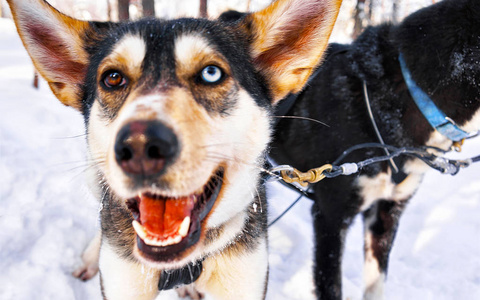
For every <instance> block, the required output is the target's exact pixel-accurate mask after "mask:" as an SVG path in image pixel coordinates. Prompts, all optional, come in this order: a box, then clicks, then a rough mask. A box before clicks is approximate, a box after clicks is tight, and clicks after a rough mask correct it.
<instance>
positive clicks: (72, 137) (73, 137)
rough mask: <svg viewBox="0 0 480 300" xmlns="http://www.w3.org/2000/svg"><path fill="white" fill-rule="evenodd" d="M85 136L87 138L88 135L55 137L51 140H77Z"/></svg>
mask: <svg viewBox="0 0 480 300" xmlns="http://www.w3.org/2000/svg"><path fill="white" fill-rule="evenodd" d="M85 136H87V134H86V133H84V134H79V135H72V136H65V137H53V138H51V139H52V140H66V139H76V138H79V137H85Z"/></svg>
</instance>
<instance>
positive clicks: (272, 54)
mask: <svg viewBox="0 0 480 300" xmlns="http://www.w3.org/2000/svg"><path fill="white" fill-rule="evenodd" d="M325 10H326V9H325V7H323V8H321V9H319V8H318V7H317V8H316V9H315V10H313V11H315V12H316V13H315V14H313V13H312V10H310V11H308V10H305V11H303V10H302V11H300V10H296V11H295V13H291V14H289V17H290V18H289V20H287V21H283V20H282V23H283V24H282V25H280V26H279V30H278V31H279V32H281V34H279V35H278V36H277V41H275V43H274V45H273V46H272V47H270V49H268V50H267V51H265V52H263V53H261V54H260V55H259V56H258V57H257V58H256V62H257V63H260V64H261V65H264V66H273V65H275V63H276V62H284V61H288V60H289V59H291V58H292V56H295V55H299V54H302V52H303V51H309V50H311V49H310V48H309V45H312V44H313V45H314V44H316V41H315V40H314V39H315V38H318V35H319V31H321V30H319V27H320V26H325V25H324V24H326V22H325V21H326V20H325V13H326V12H325Z"/></svg>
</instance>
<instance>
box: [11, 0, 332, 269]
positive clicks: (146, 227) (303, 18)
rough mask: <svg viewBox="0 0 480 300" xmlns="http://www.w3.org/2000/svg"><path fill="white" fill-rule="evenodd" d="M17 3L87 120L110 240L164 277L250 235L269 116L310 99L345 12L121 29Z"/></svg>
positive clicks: (64, 90) (41, 65)
mask: <svg viewBox="0 0 480 300" xmlns="http://www.w3.org/2000/svg"><path fill="white" fill-rule="evenodd" d="M8 2H9V4H10V6H11V7H12V11H13V14H14V17H15V21H16V23H17V27H18V30H19V33H20V36H21V37H22V40H23V42H24V44H25V46H26V48H27V50H28V52H29V54H30V55H31V57H32V60H33V62H34V64H35V65H36V67H37V69H38V70H39V72H40V73H41V74H42V75H43V76H44V77H45V79H46V80H47V81H48V82H49V85H50V87H51V89H52V91H53V92H54V94H55V95H56V96H57V97H58V98H59V99H60V101H62V102H63V103H64V104H66V105H70V106H73V107H75V108H77V109H78V110H80V111H81V112H82V113H83V114H84V116H85V120H86V126H87V132H88V145H89V150H90V151H89V152H90V160H91V162H92V167H93V168H95V170H96V171H97V173H98V176H99V178H98V180H99V182H100V183H99V184H100V185H101V188H102V189H103V192H104V194H105V195H108V196H107V197H104V198H105V199H106V200H105V201H106V202H108V203H106V204H107V206H104V208H103V209H104V210H109V211H110V210H111V211H114V212H113V213H112V214H113V215H114V216H115V218H116V219H114V220H113V223H114V224H113V223H112V224H105V222H104V224H102V226H103V228H105V227H107V228H108V227H109V226H112V230H111V231H115V232H117V231H121V233H120V234H121V235H122V239H125V240H129V241H131V243H127V248H129V249H128V251H127V252H129V253H133V254H134V255H135V256H136V257H137V258H138V259H140V260H141V261H143V262H147V263H149V264H151V265H154V266H158V267H167V268H170V267H177V266H181V265H184V264H185V263H186V262H189V261H192V260H195V259H198V258H199V257H201V256H203V255H205V254H207V253H212V252H215V251H217V250H219V249H220V248H221V247H224V246H225V244H228V243H229V242H233V241H234V239H235V236H236V235H238V234H239V232H240V231H241V229H242V228H243V223H244V222H245V221H246V220H245V219H246V211H247V208H248V206H249V205H250V204H251V203H252V201H253V199H254V195H255V193H256V187H257V184H258V177H259V170H260V166H261V163H262V156H263V152H264V150H265V148H266V146H267V143H268V142H269V137H270V119H269V110H270V107H271V106H272V105H275V104H276V102H277V101H279V100H280V99H282V98H283V97H285V96H286V95H287V94H289V93H296V92H298V91H300V90H301V89H302V87H303V86H304V84H305V82H306V80H307V79H308V77H309V75H310V74H311V72H312V70H313V68H315V66H316V65H317V64H318V63H319V61H320V59H321V56H322V53H323V51H324V49H325V48H326V45H327V41H328V37H329V35H330V32H331V29H332V27H333V24H334V21H335V19H336V16H337V13H338V9H339V6H340V3H341V1H338V0H337V1H319V0H316V1H313V0H307V1H300V0H280V1H277V2H275V3H274V4H272V5H271V6H270V7H268V8H266V9H265V10H263V11H260V12H258V13H254V14H248V15H245V16H244V17H242V18H240V19H239V20H237V21H234V22H222V21H209V20H195V19H179V20H174V21H161V20H143V21H139V22H136V23H125V24H112V23H89V22H83V21H78V20H74V19H71V18H69V17H67V16H65V15H63V14H61V13H59V12H58V11H56V10H54V9H53V8H52V7H51V6H49V5H48V4H47V3H46V2H44V1H43V0H26V1H14V0H9V1H8ZM102 222H103V221H102ZM118 224H122V225H121V226H120V225H118ZM119 228H120V229H119ZM104 231H105V230H104ZM107 231H108V230H107ZM212 237H214V238H212ZM107 238H108V234H107ZM105 242H108V241H105V240H104V243H105Z"/></svg>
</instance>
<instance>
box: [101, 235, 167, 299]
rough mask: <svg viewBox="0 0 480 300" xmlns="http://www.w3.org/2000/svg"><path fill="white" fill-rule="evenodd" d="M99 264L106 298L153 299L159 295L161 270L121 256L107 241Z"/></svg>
mask: <svg viewBox="0 0 480 300" xmlns="http://www.w3.org/2000/svg"><path fill="white" fill-rule="evenodd" d="M99 265H100V270H101V276H102V283H103V287H104V293H105V297H106V299H109V300H132V299H135V300H151V299H155V297H156V296H157V294H158V281H159V279H160V271H158V270H154V269H151V268H149V267H147V266H145V265H142V264H140V263H138V262H133V261H127V260H125V259H123V258H121V257H119V256H118V254H117V253H115V251H114V250H113V249H112V247H111V246H110V245H109V244H108V243H107V242H106V241H103V243H102V248H101V252H100V263H99Z"/></svg>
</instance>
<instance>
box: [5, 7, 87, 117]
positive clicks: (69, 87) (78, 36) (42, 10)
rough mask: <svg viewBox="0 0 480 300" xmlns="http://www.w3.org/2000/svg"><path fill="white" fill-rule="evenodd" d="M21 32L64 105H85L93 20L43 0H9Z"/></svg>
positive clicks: (42, 72)
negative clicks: (74, 15)
mask: <svg viewBox="0 0 480 300" xmlns="http://www.w3.org/2000/svg"><path fill="white" fill-rule="evenodd" d="M7 2H8V4H9V5H10V8H11V10H12V14H13V17H14V20H15V23H16V25H17V30H18V33H19V34H20V37H21V39H22V41H23V44H24V46H25V48H26V49H27V52H28V54H29V55H30V57H31V58H32V61H33V64H34V65H35V67H36V69H37V70H38V72H39V73H40V74H41V75H42V76H43V77H44V78H45V79H46V80H47V82H48V84H49V86H50V88H51V89H52V91H53V93H54V94H55V96H57V98H58V99H59V100H60V101H61V102H62V103H63V104H65V105H69V106H72V107H74V108H76V109H78V110H80V109H81V108H82V99H81V98H82V90H81V85H82V84H83V82H84V80H85V76H86V70H87V61H88V55H87V52H86V51H85V41H84V36H85V34H86V32H87V31H88V30H89V28H90V24H89V23H88V22H85V21H79V20H76V19H73V18H70V17H68V16H66V15H64V14H62V13H60V12H59V11H57V10H56V9H55V8H53V7H52V6H50V5H49V4H48V3H47V2H46V1H44V0H7Z"/></svg>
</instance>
